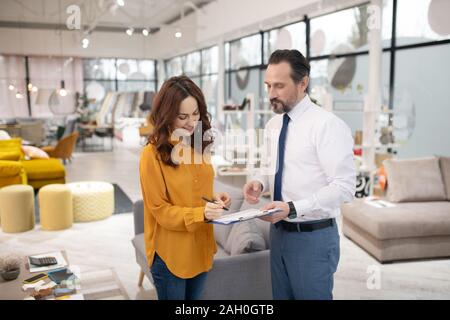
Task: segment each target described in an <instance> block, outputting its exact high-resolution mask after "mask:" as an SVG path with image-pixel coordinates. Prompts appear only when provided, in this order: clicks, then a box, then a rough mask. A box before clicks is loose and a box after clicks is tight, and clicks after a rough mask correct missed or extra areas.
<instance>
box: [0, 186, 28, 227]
mask: <svg viewBox="0 0 450 320" xmlns="http://www.w3.org/2000/svg"><path fill="white" fill-rule="evenodd" d="M0 221H1V225H2V229H3V232H7V233H16V232H24V231H28V230H31V229H33V228H34V190H33V187H31V186H27V185H21V184H17V185H12V186H7V187H4V188H1V189H0Z"/></svg>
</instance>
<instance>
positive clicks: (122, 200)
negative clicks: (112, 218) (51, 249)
mask: <svg viewBox="0 0 450 320" xmlns="http://www.w3.org/2000/svg"><path fill="white" fill-rule="evenodd" d="M113 187H114V213H113V214H121V213H129V212H133V201H131V199H130V197H128V195H127V194H126V193H125V191H123V190H122V188H121V187H120V186H119V185H118V184H116V183H113ZM34 210H35V216H36V223H39V221H40V214H39V196H38V194H36V195H35V197H34Z"/></svg>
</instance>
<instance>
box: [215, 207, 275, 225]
mask: <svg viewBox="0 0 450 320" xmlns="http://www.w3.org/2000/svg"><path fill="white" fill-rule="evenodd" d="M280 211H282V210H281V209H270V210H259V209H247V210H243V211H239V212H235V213H229V214H224V215H223V216H221V217H220V218H217V219H214V220H211V221H210V222H211V223H217V224H231V223H236V222H241V221H246V220H251V219H254V218H258V217H262V216H266V215H269V214H273V213H275V212H280Z"/></svg>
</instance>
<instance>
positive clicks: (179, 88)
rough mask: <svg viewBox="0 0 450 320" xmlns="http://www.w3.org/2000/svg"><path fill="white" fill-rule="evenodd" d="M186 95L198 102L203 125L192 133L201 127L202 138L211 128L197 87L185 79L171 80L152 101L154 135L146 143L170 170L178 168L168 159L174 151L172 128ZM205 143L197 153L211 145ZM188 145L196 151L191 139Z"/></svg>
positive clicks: (151, 116)
mask: <svg viewBox="0 0 450 320" xmlns="http://www.w3.org/2000/svg"><path fill="white" fill-rule="evenodd" d="M189 96H191V97H193V98H194V99H195V100H196V101H197V104H198V110H199V112H200V121H201V123H202V125H201V126H199V125H197V126H196V128H195V130H200V128H201V130H202V132H201V137H204V134H205V132H206V131H208V130H209V129H211V123H210V114H209V113H208V110H207V107H206V102H205V97H204V96H203V93H202V91H201V90H200V88H199V87H198V86H197V85H196V84H195V83H194V82H193V81H192V80H191V79H189V78H188V77H186V76H177V77H172V78H170V79H168V80H166V81H165V82H164V83H163V85H162V87H161V89H160V90H159V92H158V93H157V94H156V96H155V98H154V101H153V106H152V112H151V114H150V116H149V123H151V124H152V125H153V132H152V134H151V135H150V136H149V138H148V143H151V144H153V145H154V146H155V148H156V150H157V151H158V153H159V156H160V159H161V160H162V162H164V163H165V164H167V165H169V166H172V167H176V166H177V164H176V163H174V162H173V161H172V158H171V153H172V149H173V145H172V144H171V143H170V135H171V133H172V126H173V124H174V122H175V119H176V117H177V116H178V113H179V109H180V105H181V102H182V101H183V100H184V99H186V98H187V97H189ZM206 140H207V141H202V144H201V145H202V150H196V151H198V152H201V153H203V151H204V150H205V148H206V147H207V146H208V145H209V144H210V143H212V139H206ZM196 145H199V144H196ZM191 146H192V148H195V145H194V139H191Z"/></svg>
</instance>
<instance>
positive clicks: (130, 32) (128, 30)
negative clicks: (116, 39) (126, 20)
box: [125, 28, 134, 37]
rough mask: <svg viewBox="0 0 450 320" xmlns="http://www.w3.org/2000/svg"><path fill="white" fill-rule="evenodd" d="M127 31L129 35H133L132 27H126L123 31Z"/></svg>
mask: <svg viewBox="0 0 450 320" xmlns="http://www.w3.org/2000/svg"><path fill="white" fill-rule="evenodd" d="M125 32H126V33H127V35H129V36H130V37H131V36H132V35H133V32H134V29H133V28H128V29H127V31H125Z"/></svg>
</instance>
